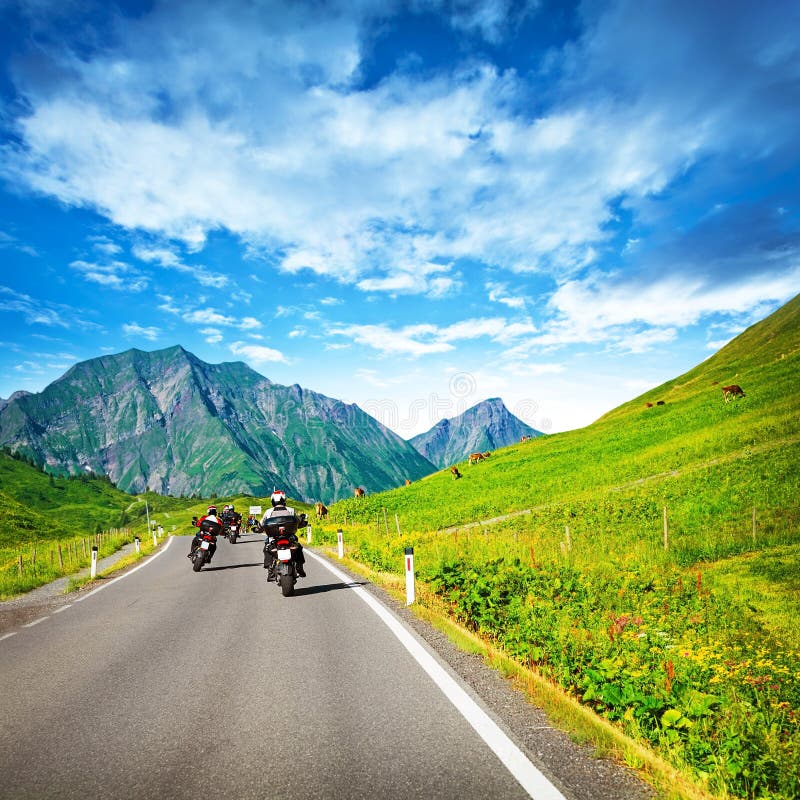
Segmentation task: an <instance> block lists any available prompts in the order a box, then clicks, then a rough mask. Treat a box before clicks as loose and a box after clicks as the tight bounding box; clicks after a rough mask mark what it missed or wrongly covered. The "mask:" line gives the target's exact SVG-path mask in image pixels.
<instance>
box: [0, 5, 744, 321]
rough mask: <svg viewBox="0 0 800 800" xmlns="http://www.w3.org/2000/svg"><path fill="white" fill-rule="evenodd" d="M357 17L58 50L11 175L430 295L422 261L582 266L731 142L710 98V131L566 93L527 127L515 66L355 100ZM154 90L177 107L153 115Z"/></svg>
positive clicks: (285, 17)
mask: <svg viewBox="0 0 800 800" xmlns="http://www.w3.org/2000/svg"><path fill="white" fill-rule="evenodd" d="M364 8H366V7H362V8H361V9H360V11H353V13H352V14H351V15H346V14H338V15H333V14H326V13H325V12H324V11H323V12H320V13H319V14H318V15H317V16H316V18H314V17H311V18H309V17H306V16H305V15H304V13H303V12H302V11H301V10H299V9H294V8H293V7H292V6H291V5H287V6H286V7H284V8H283V9H282V14H275V15H274V18H273V19H272V20H271V21H272V23H273V25H274V27H272V28H269V27H266V26H264V25H263V24H260V23H259V20H258V19H257V18H255V17H254V16H253V12H252V11H251V10H249V9H247V8H245V7H241V6H240V7H236V8H235V9H233V10H232V11H231V13H228V14H222V13H221V12H220V10H219V9H217V8H215V7H213V6H212V5H202V6H199V7H198V8H197V9H195V10H194V11H193V13H192V14H188V13H183V12H182V11H180V10H179V9H177V8H176V7H173V6H172V5H171V4H166V5H165V6H164V7H158V6H157V7H155V8H154V9H153V11H152V12H151V13H149V14H145V15H143V16H142V17H141V18H140V19H139V20H138V22H137V23H136V24H133V23H131V24H130V25H129V26H128V27H127V28H126V29H125V30H123V31H122V32H121V34H120V35H121V37H122V40H121V41H120V42H119V44H118V51H102V52H98V53H95V54H94V55H93V57H92V58H91V59H78V58H77V57H74V56H69V55H67V54H66V53H62V54H61V57H62V59H63V60H62V64H63V66H64V68H65V71H64V73H63V74H62V79H63V81H65V84H66V85H64V86H62V87H61V89H62V91H60V92H54V91H41V92H39V91H37V90H36V88H35V83H34V82H33V81H32V80H31V81H30V83H29V84H28V85H27V86H26V92H27V93H26V100H27V102H28V104H29V108H30V113H29V114H27V115H26V116H24V117H19V118H17V120H16V122H17V126H18V133H19V135H20V137H21V140H22V141H23V142H24V147H20V148H18V149H16V150H13V151H9V153H8V156H9V157H8V159H7V161H6V165H5V173H6V176H7V177H9V178H11V179H13V180H15V181H16V182H20V183H23V184H26V185H28V186H30V187H31V188H33V189H35V190H37V191H40V192H44V193H46V194H49V195H51V196H54V197H57V198H58V199H60V200H61V201H63V202H65V203H67V204H70V205H81V206H85V205H88V206H91V207H93V208H95V209H97V210H99V211H100V212H101V213H103V214H105V215H106V216H108V217H109V218H110V219H111V220H112V221H113V222H115V223H116V224H118V225H121V226H123V227H125V228H129V229H138V230H143V231H149V232H152V233H154V234H156V235H158V236H163V237H166V238H174V239H181V240H183V241H184V242H185V243H186V244H187V245H188V246H189V247H193V248H197V247H200V246H202V244H203V243H204V241H205V238H206V236H207V235H208V233H209V232H210V231H213V230H216V229H227V230H229V231H231V232H232V233H234V234H235V235H237V236H239V237H241V239H242V240H243V241H244V242H245V243H246V244H247V245H248V246H250V247H252V248H254V249H255V250H256V251H257V250H258V249H260V248H263V249H265V250H267V251H269V252H275V251H276V250H277V249H281V250H282V251H283V252H284V253H285V256H284V258H283V260H282V261H281V262H280V266H281V267H282V268H283V269H284V270H287V271H289V272H295V271H298V270H301V269H310V270H312V271H314V272H317V273H319V274H321V275H328V276H332V277H336V278H338V279H340V280H344V281H348V282H354V283H357V284H358V285H359V286H360V287H361V288H362V289H364V290H366V291H404V292H412V291H419V292H420V293H426V294H430V295H432V296H438V295H442V294H445V293H447V292H450V291H453V290H455V289H456V288H457V286H456V284H455V282H448V280H447V279H446V278H443V277H441V276H440V277H436V278H432V279H428V278H427V277H426V276H427V275H428V272H427V266H426V265H427V264H429V263H430V262H431V260H439V261H452V260H454V259H458V258H462V257H470V258H474V259H480V260H483V261H485V262H486V263H489V264H493V265H498V266H501V267H505V268H508V269H513V270H518V271H531V270H536V271H555V272H557V273H560V274H571V273H573V272H574V271H575V270H578V269H581V268H582V267H583V266H584V265H585V264H586V263H587V262H588V261H591V260H592V259H594V258H595V257H596V246H597V245H598V244H599V243H600V244H601V243H604V242H606V241H607V240H608V238H609V236H610V234H609V232H608V231H607V224H608V223H609V222H610V221H612V220H613V218H614V215H615V211H614V210H613V205H614V204H615V203H616V202H618V201H619V199H620V198H621V197H622V198H628V200H629V202H630V203H631V204H635V203H636V202H638V201H639V200H640V199H641V198H644V197H647V196H648V195H652V194H653V193H656V192H659V191H661V190H662V189H664V188H665V187H666V186H667V185H668V184H669V183H670V181H672V180H674V179H675V178H677V177H679V176H681V175H683V174H684V173H685V171H686V169H687V167H688V166H690V165H691V164H692V163H694V162H695V161H696V160H697V159H698V158H699V157H700V156H701V155H702V154H703V153H705V152H713V151H715V150H716V149H718V147H720V146H725V144H726V142H728V141H729V140H730V139H731V136H732V135H731V133H730V132H727V135H726V136H725V137H721V136H720V135H719V134H720V129H719V127H718V125H717V124H716V123H717V119H716V118H715V117H714V116H713V112H712V111H711V110H709V111H708V112H707V114H706V118H705V120H703V124H698V123H697V121H696V120H695V119H694V118H690V117H687V116H686V115H683V116H682V117H679V118H678V119H676V118H675V116H674V115H672V114H670V113H669V110H670V109H669V106H668V105H667V100H669V99H671V98H665V97H660V98H659V102H653V103H650V104H648V102H647V99H648V95H647V94H646V93H642V95H641V96H640V95H638V94H637V95H634V96H633V97H632V98H631V99H630V100H628V99H627V98H626V99H625V100H621V101H609V100H608V99H607V98H605V97H603V96H602V95H599V96H594V97H593V96H592V95H591V94H590V93H587V94H586V96H585V97H583V96H581V95H580V92H578V91H577V90H574V91H575V96H570V93H569V91H570V90H569V87H568V86H567V88H566V89H562V94H561V95H558V97H559V99H558V100H557V101H556V102H555V103H554V104H553V105H552V106H551V107H549V108H547V109H544V110H542V111H541V112H540V113H539V115H538V116H537V117H531V116H529V115H528V114H527V112H526V98H527V93H528V88H529V87H528V86H527V85H526V83H525V80H524V78H523V76H522V75H520V74H517V73H515V72H514V71H512V70H508V71H501V70H499V69H497V68H495V67H493V66H491V65H487V64H477V65H476V64H475V63H472V64H470V65H468V66H466V67H463V68H460V67H454V68H452V70H451V72H450V73H449V74H445V73H441V72H440V73H438V74H431V75H429V76H428V77H427V78H426V79H424V80H420V79H418V78H412V77H410V75H407V74H402V73H398V74H394V75H390V76H387V77H386V78H385V79H384V80H383V81H381V82H380V83H379V84H377V85H375V86H373V87H371V88H369V89H366V90H356V89H354V88H353V86H352V85H351V84H350V83H349V82H348V81H349V79H350V77H352V76H353V75H354V71H355V70H356V69H357V67H358V64H359V57H360V56H359V50H358V42H359V24H360V19H359V17H358V14H359V13H362V14H363V13H364ZM629 10H630V11H631V13H632V14H633V12H634V11H635V9H629ZM510 13H511V11H510V6H507V4H505V3H482V4H480V5H477V6H471V7H470V9H469V10H466V9H462V10H460V11H458V12H457V13H456V12H454V15H453V17H452V18H451V21H452V23H453V24H454V25H456V26H457V27H460V28H462V29H466V30H476V31H477V30H480V31H481V32H482V33H483V35H489V33H490V32H491V31H494V32H495V33H494V34H492V35H497V34H498V32H499V31H500V30H502V29H503V28H502V25H501V23H505V24H507V23H508V20H509V14H510ZM633 16H634V20H633V21H632V22H631V23H630V24H629V27H630V26H632V25H633V24H634V22H635V20H636V19H637V17H636V15H635V14H633ZM301 18H302V21H303V23H304V27H302V28H300V27H298V28H297V29H291V28H290V27H287V26H290V25H291V24H292V23H293V22H294V23H298V22H299V20H300V19H301ZM498 26H500V27H498ZM601 30H602V31H603V32H604V35H606V34H607V30H606V29H605V28H601ZM212 31H213V33H212ZM323 31H324V32H325V34H324V35H323ZM279 32H280V33H279ZM188 42H191V43H192V46H191V48H189V47H188V45H187V46H184V45H186V43H188ZM198 42H200V43H202V44H203V46H202V48H201V47H200V46H199V45H198ZM234 42H235V46H232V43H234ZM223 44H225V45H227V46H228V47H229V49H227V50H224V49H223ZM599 47H600V45H598V44H597V43H596V41H595V39H591V37H590V38H589V39H587V42H586V43H582V47H580V48H572V49H571V50H570V52H571V53H574V54H575V56H574V59H575V63H576V69H577V68H578V67H579V66H580V65H581V64H582V63H584V61H586V62H588V63H590V64H597V65H599V64H600V63H601V62H600V58H601V56H600V55H598V53H599V52H600V51H599V50H598V48H599ZM188 52H203V53H204V58H202V59H201V58H193V57H190V56H187V55H186V54H187V53H188ZM603 53H605V51H603ZM603 63H604V62H603ZM67 67H69V70H72V71H71V72H70V71H69V70H68V69H66V68H67ZM600 69H601V67H600V66H597V72H598V73H599V72H600ZM309 76H313V79H309ZM70 81H74V82H75V83H74V85H70V83H69V82H70ZM159 95H163V96H165V97H166V98H168V100H167V105H168V106H171V107H174V108H175V109H176V110H177V109H183V110H184V111H183V112H182V113H174V114H171V115H166V116H165V115H162V114H160V113H159V111H160V108H161V107H160V106H159V101H158V99H157V98H158V97H159ZM720 142H722V144H720ZM309 220H313V221H314V222H313V224H311V225H310V224H309V223H308V221H309ZM136 252H137V255H138V257H140V258H144V259H149V260H154V261H156V262H157V263H161V264H162V266H165V267H169V268H173V269H180V270H182V271H187V272H190V273H191V274H192V275H193V277H194V278H195V279H196V280H198V281H200V282H201V283H203V284H204V285H208V286H210V287H213V288H220V287H221V286H224V285H225V282H226V281H227V280H228V279H227V277H226V276H223V275H217V274H213V273H209V272H207V271H205V270H204V269H203V268H202V267H190V266H189V265H186V264H184V263H182V262H181V261H180V260H179V259H176V258H175V257H174V253H173V254H172V256H170V254H169V252H166V253H164V252H163V251H161V249H160V248H152V249H150V248H147V247H140V248H138V249H137V250H136ZM159 259H161V260H160V261H159ZM375 264H381V265H382V269H383V270H384V271H385V272H384V274H381V275H375V274H374V265H375ZM398 269H400V270H405V272H406V273H407V274H405V275H397V274H396V272H397V270H398ZM499 302H505V303H506V304H507V305H509V306H510V307H512V308H516V307H519V305H518V300H517V299H515V298H513V297H510V296H509V297H505V298H504V299H503V300H500V301H499Z"/></svg>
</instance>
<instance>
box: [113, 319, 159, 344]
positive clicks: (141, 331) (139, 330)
mask: <svg viewBox="0 0 800 800" xmlns="http://www.w3.org/2000/svg"><path fill="white" fill-rule="evenodd" d="M122 332H123V333H124V334H125V335H126V336H133V337H141V338H143V339H148V340H149V341H151V342H154V341H155V340H156V339H158V337H159V336H160V334H161V329H160V328H157V327H155V326H154V325H139V324H138V323H137V322H128V323H126V324H124V325H123V326H122Z"/></svg>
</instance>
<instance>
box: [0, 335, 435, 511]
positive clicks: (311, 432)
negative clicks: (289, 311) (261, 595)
mask: <svg viewBox="0 0 800 800" xmlns="http://www.w3.org/2000/svg"><path fill="white" fill-rule="evenodd" d="M0 446H5V447H8V448H10V449H11V450H13V451H17V452H22V453H24V454H25V455H27V456H29V457H30V458H32V459H34V460H35V461H36V462H37V463H40V464H43V465H44V467H45V469H47V470H48V471H50V472H55V473H59V474H73V475H74V474H78V473H81V472H88V471H91V472H94V473H95V474H98V475H108V476H109V478H110V479H111V480H112V481H113V482H114V483H115V484H116V485H117V486H118V487H119V488H121V489H124V490H125V491H132V492H135V491H142V490H144V489H145V487H147V486H149V487H150V488H151V489H152V490H154V491H156V492H159V493H161V494H173V495H189V494H195V493H197V494H199V495H202V496H206V497H208V496H213V495H214V494H228V495H229V494H234V493H248V494H253V495H264V494H268V493H270V492H271V491H272V490H273V488H275V487H280V488H283V489H284V490H285V491H286V492H287V494H288V495H289V496H290V497H295V498H298V499H303V500H322V501H323V502H331V501H333V500H336V499H339V498H342V497H345V496H348V495H352V492H353V489H354V488H355V487H356V486H361V487H363V488H365V489H366V490H367V492H376V491H379V490H382V489H387V488H390V487H394V486H399V485H401V484H402V483H403V482H404V481H405V479H407V478H408V479H411V480H415V479H417V478H420V477H422V476H423V475H426V474H429V473H430V472H433V471H434V467H433V465H432V464H431V463H430V462H429V461H427V460H426V459H425V458H424V457H423V456H421V455H420V454H419V453H418V452H417V451H416V450H415V449H414V448H413V447H412V446H411V445H410V444H409V443H408V442H406V441H404V440H403V439H401V438H400V437H399V436H397V435H396V434H395V433H393V432H392V431H390V430H389V429H388V428H386V427H385V426H383V425H382V424H381V423H379V422H378V421H377V420H375V419H374V418H373V417H371V416H369V415H368V414H366V413H365V412H364V411H362V410H361V409H360V408H358V406H356V405H348V404H346V403H343V402H341V401H339V400H334V399H332V398H329V397H325V396H324V395H321V394H318V393H316V392H312V391H309V390H308V389H303V388H301V387H300V386H298V385H294V386H281V385H279V384H276V383H272V382H271V381H270V380H268V379H267V378H265V377H263V376H262V375H259V374H258V373H257V372H255V371H254V370H252V369H250V368H249V367H248V366H247V365H245V364H243V363H241V362H236V363H224V364H207V363H205V362H203V361H201V360H200V359H199V358H197V357H196V356H194V355H192V354H191V353H189V352H187V351H186V350H184V349H183V348H182V347H179V346H176V347H171V348H168V349H166V350H160V351H156V352H144V351H141V350H128V351H126V352H124V353H120V354H118V355H109V356H103V357H101V358H95V359H92V360H90V361H84V362H81V363H79V364H76V365H74V366H73V367H72V368H71V369H70V370H69V371H68V372H67V373H66V374H65V375H63V376H62V377H61V378H59V379H58V380H56V381H54V382H53V383H52V384H50V385H49V386H48V387H47V388H45V389H44V390H43V391H42V392H40V393H38V394H19V393H18V394H16V395H15V396H12V397H11V398H9V400H8V401H5V406H4V407H3V408H0Z"/></svg>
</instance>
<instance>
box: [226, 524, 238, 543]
mask: <svg viewBox="0 0 800 800" xmlns="http://www.w3.org/2000/svg"><path fill="white" fill-rule="evenodd" d="M238 538H239V523H238V522H232V523H231V524H230V525H228V541H229V542H230V543H231V544H236V540H237V539H238Z"/></svg>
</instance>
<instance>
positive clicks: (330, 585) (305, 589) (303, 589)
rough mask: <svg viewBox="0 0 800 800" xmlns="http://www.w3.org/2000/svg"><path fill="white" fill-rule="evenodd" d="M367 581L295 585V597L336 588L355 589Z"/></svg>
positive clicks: (330, 590) (331, 590)
mask: <svg viewBox="0 0 800 800" xmlns="http://www.w3.org/2000/svg"><path fill="white" fill-rule="evenodd" d="M365 585H366V581H354V582H352V583H322V584H320V585H319V586H303V587H301V588H297V587H295V590H294V594H295V597H298V596H300V595H304V594H319V593H320V592H333V591H335V590H336V589H354V588H355V587H356V586H365Z"/></svg>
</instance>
